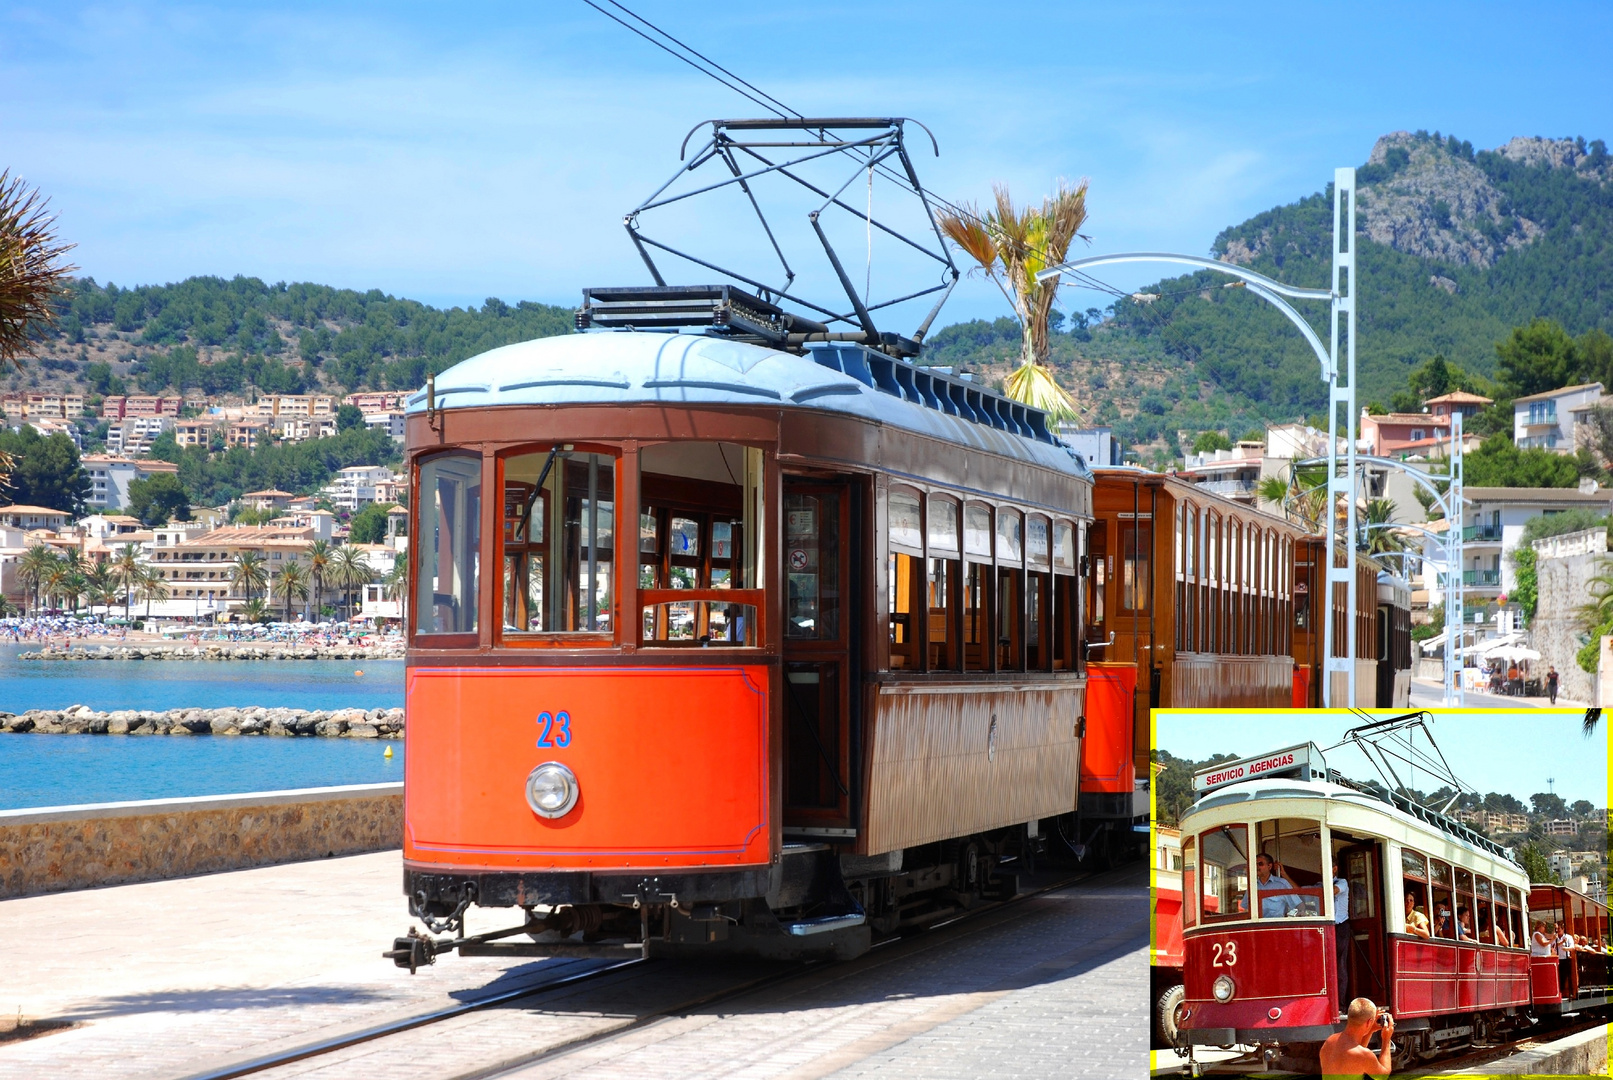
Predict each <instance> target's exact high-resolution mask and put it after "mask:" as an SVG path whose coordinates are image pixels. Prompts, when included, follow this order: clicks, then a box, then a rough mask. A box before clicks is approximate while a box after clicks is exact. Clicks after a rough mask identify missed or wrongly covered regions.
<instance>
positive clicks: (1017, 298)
mask: <svg viewBox="0 0 1613 1080" xmlns="http://www.w3.org/2000/svg"><path fill="white" fill-rule="evenodd" d="M992 192H993V194H994V195H995V200H996V205H995V206H993V207H991V208H990V209H988V210H987V211H986V212H985V213H984V214H982V213H981V212H980V211H979V210H977V209H976V208H975V207H974V206H973V205H970V204H965V205H963V206H962V207H960V208H959V210H958V211H950V210H948V211H944V212H943V213H942V214H941V215H940V218H939V219H938V223H939V224H940V226H941V232H942V233H944V234H945V235H946V237H947V238H948V239H949V240H951V241H952V242H953V243H954V244H957V245H958V246H959V247H960V248H962V249H963V250H964V251H965V252H966V253H967V254H968V255H969V257H970V258H972V259H973V260H974V261H975V262H976V263H978V264H979V269H980V272H982V273H984V274H985V275H986V276H987V277H989V278H990V279H991V280H992V281H993V282H995V283H996V285H997V287H998V288H999V289H1001V290H1002V294H1003V297H1004V298H1005V299H1007V301H1008V303H1009V306H1010V307H1012V308H1013V309H1014V316H1015V318H1017V319H1018V320H1019V327H1020V333H1021V334H1022V343H1021V347H1020V356H1019V367H1017V368H1015V369H1014V371H1013V372H1011V373H1010V374H1009V376H1008V378H1007V379H1006V380H1005V381H1004V383H1003V388H1004V390H1006V391H1007V393H1008V396H1009V397H1011V398H1013V399H1014V400H1015V401H1020V402H1024V403H1025V404H1026V405H1030V406H1031V407H1033V408H1037V409H1041V410H1043V411H1045V412H1046V413H1047V414H1048V415H1049V416H1051V417H1052V418H1053V419H1054V420H1073V419H1075V417H1076V410H1075V402H1074V401H1073V400H1071V398H1070V395H1069V393H1068V392H1067V391H1066V390H1065V389H1064V388H1063V387H1062V386H1060V385H1059V384H1058V382H1057V381H1056V380H1055V379H1054V378H1053V372H1052V370H1051V369H1049V368H1048V366H1047V364H1046V360H1047V352H1048V322H1049V318H1050V316H1051V315H1052V312H1053V301H1054V300H1056V299H1057V298H1058V287H1059V279H1058V277H1057V276H1054V277H1050V278H1048V280H1046V281H1037V280H1036V275H1037V274H1039V273H1041V272H1042V271H1043V270H1046V269H1048V268H1049V267H1052V266H1057V265H1058V264H1059V263H1062V262H1063V261H1064V259H1065V257H1066V256H1067V255H1068V253H1069V250H1070V245H1071V244H1073V243H1074V242H1075V240H1076V238H1077V237H1080V238H1081V239H1083V240H1085V239H1087V237H1085V236H1083V235H1082V234H1081V226H1082V225H1083V224H1085V223H1086V219H1087V181H1086V180H1082V181H1081V182H1080V183H1078V184H1076V185H1075V186H1073V187H1072V186H1070V185H1068V184H1066V183H1065V182H1064V181H1062V180H1060V181H1059V184H1058V190H1057V191H1056V192H1054V193H1053V194H1052V195H1050V196H1048V197H1047V198H1046V199H1043V200H1042V205H1041V206H1023V207H1015V206H1014V200H1013V199H1012V198H1011V197H1010V196H1009V194H1008V188H1007V186H1006V185H1003V184H994V185H993V186H992Z"/></svg>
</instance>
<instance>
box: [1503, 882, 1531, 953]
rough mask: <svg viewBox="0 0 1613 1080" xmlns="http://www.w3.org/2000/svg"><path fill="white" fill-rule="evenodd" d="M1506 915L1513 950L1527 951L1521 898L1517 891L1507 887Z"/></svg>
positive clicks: (1527, 945) (1527, 939)
mask: <svg viewBox="0 0 1613 1080" xmlns="http://www.w3.org/2000/svg"><path fill="white" fill-rule="evenodd" d="M1507 909H1508V910H1507V914H1508V917H1509V925H1510V926H1511V927H1512V947H1513V948H1514V949H1527V948H1528V947H1529V936H1528V930H1527V928H1526V927H1525V926H1524V923H1525V921H1526V920H1525V918H1524V914H1523V896H1522V895H1521V894H1520V893H1519V892H1518V890H1517V889H1514V888H1512V887H1511V886H1508V887H1507Z"/></svg>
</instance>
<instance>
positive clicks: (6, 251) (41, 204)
mask: <svg viewBox="0 0 1613 1080" xmlns="http://www.w3.org/2000/svg"><path fill="white" fill-rule="evenodd" d="M48 206H49V203H48V200H45V199H42V198H41V197H40V195H39V191H38V189H37V188H36V189H29V188H27V187H26V186H25V185H24V184H23V181H22V178H21V177H14V176H12V175H11V172H10V170H9V169H8V170H5V171H3V172H0V364H4V363H7V362H9V363H10V364H11V365H12V366H13V367H15V368H17V369H18V370H21V368H22V358H23V357H24V356H26V355H28V354H29V353H30V352H32V351H33V347H34V346H33V343H34V341H35V339H36V338H37V337H38V335H39V332H40V331H41V330H44V329H46V328H48V327H50V326H52V325H54V324H55V322H56V310H55V308H54V307H53V306H52V303H51V301H52V300H53V299H54V298H55V297H56V294H57V293H58V292H59V291H60V290H61V288H62V285H63V284H64V283H65V281H66V279H67V275H69V274H70V273H72V272H73V271H74V270H76V269H78V268H77V267H75V266H70V265H68V264H67V263H65V262H63V261H62V256H63V255H65V254H67V252H69V251H71V250H72V248H73V245H72V244H64V243H62V242H61V241H60V240H58V239H57V237H56V232H55V224H56V218H55V215H53V214H51V213H50V212H49V210H48Z"/></svg>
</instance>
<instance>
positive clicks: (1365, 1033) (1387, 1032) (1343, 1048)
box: [1322, 997, 1395, 1076]
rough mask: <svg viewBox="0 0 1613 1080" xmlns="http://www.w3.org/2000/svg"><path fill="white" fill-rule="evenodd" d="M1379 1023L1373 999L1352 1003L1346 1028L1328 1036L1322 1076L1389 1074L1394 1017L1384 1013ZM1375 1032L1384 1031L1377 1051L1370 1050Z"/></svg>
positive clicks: (1360, 998)
mask: <svg viewBox="0 0 1613 1080" xmlns="http://www.w3.org/2000/svg"><path fill="white" fill-rule="evenodd" d="M1382 1015H1383V1023H1382V1024H1381V1025H1380V1024H1379V1023H1378V1016H1379V1012H1378V1007H1377V1006H1376V1005H1374V1004H1373V1003H1372V1001H1371V999H1370V998H1364V997H1359V998H1356V999H1355V1000H1354V1001H1352V1002H1350V1010H1349V1012H1347V1013H1346V1014H1345V1021H1344V1030H1343V1031H1341V1032H1339V1033H1338V1034H1336V1035H1329V1036H1328V1037H1327V1041H1326V1042H1325V1043H1323V1044H1322V1075H1323V1076H1361V1075H1363V1074H1364V1075H1367V1076H1388V1075H1389V1069H1390V1064H1389V1051H1390V1043H1391V1042H1392V1041H1393V1039H1394V1037H1395V1018H1394V1017H1392V1016H1390V1015H1389V1014H1388V1013H1387V1012H1385V1013H1383V1014H1382ZM1374 1032H1382V1033H1383V1049H1382V1050H1380V1051H1379V1052H1378V1053H1376V1054H1374V1053H1373V1052H1372V1051H1371V1050H1368V1049H1367V1043H1369V1042H1371V1041H1372V1035H1373V1033H1374Z"/></svg>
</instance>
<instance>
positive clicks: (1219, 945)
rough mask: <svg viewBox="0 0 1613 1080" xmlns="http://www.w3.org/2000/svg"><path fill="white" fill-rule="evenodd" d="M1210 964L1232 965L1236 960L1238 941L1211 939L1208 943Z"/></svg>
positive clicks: (1216, 965) (1218, 965)
mask: <svg viewBox="0 0 1613 1080" xmlns="http://www.w3.org/2000/svg"><path fill="white" fill-rule="evenodd" d="M1210 949H1211V953H1210V966H1211V967H1233V966H1234V965H1236V964H1237V962H1238V943H1237V942H1236V941H1224V942H1223V941H1212V942H1211V943H1210Z"/></svg>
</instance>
